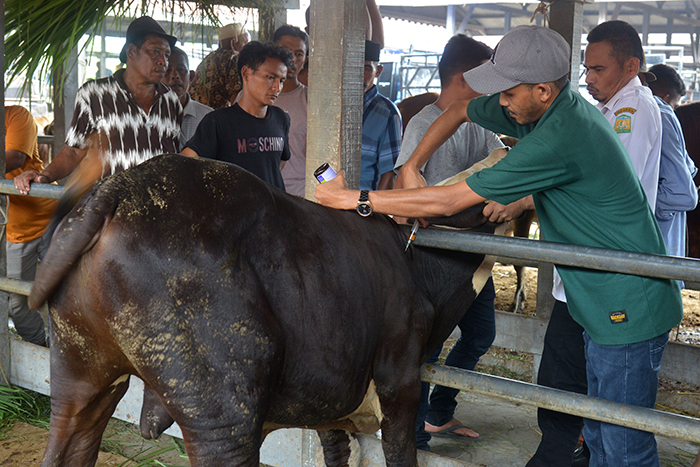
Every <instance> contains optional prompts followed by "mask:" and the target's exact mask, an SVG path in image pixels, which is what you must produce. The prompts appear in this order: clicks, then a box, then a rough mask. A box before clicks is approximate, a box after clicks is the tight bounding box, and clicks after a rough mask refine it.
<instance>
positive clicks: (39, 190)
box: [0, 180, 65, 199]
mask: <svg viewBox="0 0 700 467" xmlns="http://www.w3.org/2000/svg"><path fill="white" fill-rule="evenodd" d="M64 190H65V188H64V187H63V186H61V185H51V184H49V183H32V185H31V190H29V194H27V195H26V196H31V197H33V198H49V199H59V198H60V197H61V195H63V191H64ZM0 193H2V194H4V195H21V193H20V192H19V190H17V188H15V184H14V182H13V181H12V180H0Z"/></svg>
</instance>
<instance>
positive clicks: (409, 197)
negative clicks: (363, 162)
mask: <svg viewBox="0 0 700 467" xmlns="http://www.w3.org/2000/svg"><path fill="white" fill-rule="evenodd" d="M343 187H344V181H342V182H338V181H336V180H335V179H334V180H331V181H330V182H327V183H323V184H321V185H317V186H316V198H317V199H318V200H319V202H320V203H321V204H323V205H325V206H330V207H334V208H336V209H354V208H355V207H356V206H357V201H358V199H359V196H360V192H359V191H358V190H347V189H342V188H343ZM369 201H370V204H371V205H372V209H373V211H375V212H377V213H381V214H393V215H395V216H400V217H438V216H450V215H452V214H455V213H457V212H460V211H462V210H464V209H466V208H468V207H470V206H474V205H475V204H478V203H480V202H483V201H484V198H482V197H481V196H479V195H478V194H476V193H475V192H474V191H472V189H471V188H469V185H467V184H466V182H461V183H455V184H454V185H449V186H436V187H425V188H414V189H409V190H384V191H370V193H369Z"/></svg>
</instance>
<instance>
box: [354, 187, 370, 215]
mask: <svg viewBox="0 0 700 467" xmlns="http://www.w3.org/2000/svg"><path fill="white" fill-rule="evenodd" d="M355 209H356V210H357V213H358V214H359V215H361V216H362V217H367V216H369V215H370V214H372V205H371V204H370V202H369V190H361V191H360V199H359V200H358V201H357V207H356V208H355Z"/></svg>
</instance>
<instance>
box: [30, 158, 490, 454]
mask: <svg viewBox="0 0 700 467" xmlns="http://www.w3.org/2000/svg"><path fill="white" fill-rule="evenodd" d="M482 208H483V206H477V207H475V208H474V209H472V210H470V211H465V213H466V214H465V216H466V217H465V219H466V223H467V224H468V225H474V226H476V225H481V226H482V227H481V229H484V230H487V231H492V230H493V226H492V225H490V224H484V223H485V219H484V218H483V216H482V215H481V209H482ZM405 244H406V235H405V232H404V231H403V230H401V229H400V228H399V227H398V226H397V225H396V224H395V223H394V222H393V221H392V220H391V219H390V218H388V217H386V216H381V215H374V216H370V217H369V218H366V219H365V218H360V217H359V216H358V215H357V214H356V213H354V212H346V211H337V210H333V209H329V208H326V207H323V206H320V205H317V204H314V203H311V202H309V201H306V200H303V199H301V198H298V197H294V196H290V195H287V194H286V193H284V192H283V191H281V190H278V189H276V188H274V187H272V186H270V185H268V184H266V183H264V182H262V181H261V180H260V179H259V178H257V177H255V176H254V175H252V174H250V173H249V172H246V171H245V170H242V169H240V168H238V167H236V166H234V165H229V164H224V163H220V162H215V161H210V160H206V159H193V158H185V157H182V156H176V155H168V156H159V157H157V158H154V159H151V160H149V161H147V162H145V163H143V164H141V165H139V166H137V167H134V168H132V169H130V170H127V171H125V172H123V173H120V174H117V175H114V176H112V177H109V178H107V179H105V180H102V181H100V182H98V184H97V185H96V186H95V187H94V188H93V189H91V190H90V191H89V192H88V193H87V194H86V195H85V196H84V197H83V198H82V200H81V201H80V202H79V204H78V205H77V206H76V207H75V208H74V209H73V210H72V211H71V213H70V214H69V215H68V216H67V217H66V218H65V219H63V221H62V222H61V224H60V225H59V226H58V228H57V230H56V232H55V234H54V236H53V238H52V243H51V246H50V247H49V250H48V252H47V255H46V258H45V260H44V264H43V266H42V269H41V271H40V272H39V274H38V275H37V278H36V281H35V282H34V287H33V289H32V294H31V296H30V304H31V305H32V306H34V307H36V306H37V305H39V304H40V303H42V302H43V301H44V300H47V299H48V301H49V308H50V319H51V344H52V345H51V395H52V398H51V429H50V432H49V442H48V446H47V448H46V453H45V455H44V459H43V461H42V464H41V465H42V467H66V466H70V467H90V466H93V465H94V463H95V461H96V459H97V452H98V448H99V444H100V439H101V436H102V432H103V430H104V428H105V425H106V424H107V421H108V419H109V417H110V416H111V414H112V412H113V411H114V408H115V407H116V405H117V403H118V402H119V400H120V399H121V397H122V396H123V394H124V393H125V392H126V390H127V387H128V384H129V375H132V374H133V375H137V376H138V377H140V378H141V379H142V380H143V381H144V383H145V385H146V387H147V388H148V389H149V391H151V392H152V394H154V395H155V397H156V398H157V404H156V405H158V406H162V407H163V408H164V409H165V411H166V413H167V415H168V416H169V417H171V418H172V419H173V420H175V421H176V422H177V423H178V424H179V425H180V428H181V429H182V433H183V437H184V440H185V445H186V448H187V452H188V454H189V457H190V462H191V464H192V466H195V467H198V466H207V467H217V466H233V465H236V466H238V465H245V466H250V467H257V465H258V461H259V448H260V445H261V443H262V441H263V439H264V437H265V435H266V434H267V433H269V432H270V431H271V430H274V429H277V428H282V427H314V428H316V429H318V430H321V431H319V435H320V437H321V441H322V444H323V446H324V453H325V456H326V462H327V464H329V465H344V464H347V462H348V459H349V456H350V443H349V441H350V440H349V438H348V436H347V435H346V434H345V433H344V432H343V431H340V430H348V431H362V432H373V431H374V430H376V429H377V428H379V427H380V426H381V429H382V434H383V443H384V453H385V457H386V460H387V465H389V466H415V465H416V452H415V435H414V427H415V421H416V413H417V410H418V400H419V397H420V375H419V368H420V365H421V363H422V362H423V361H424V360H425V359H426V358H427V356H428V355H430V354H431V353H432V352H433V351H434V350H435V348H436V346H437V345H438V344H439V343H441V342H442V341H443V340H444V339H445V338H446V337H447V336H448V335H449V333H450V332H451V331H452V329H453V328H454V326H455V324H456V323H457V322H458V321H459V320H460V319H461V314H462V313H463V312H464V310H465V309H466V305H468V304H469V303H470V302H471V301H472V300H473V299H474V297H475V296H476V294H477V293H478V292H479V291H480V289H481V286H482V285H483V283H484V282H485V280H486V278H487V277H488V273H489V272H490V265H487V266H485V267H484V266H483V265H482V263H483V256H482V255H475V254H469V253H462V252H448V251H442V250H434V249H429V248H420V247H412V248H411V249H410V250H409V251H408V252H407V253H406V252H404V246H405ZM366 395H367V397H366Z"/></svg>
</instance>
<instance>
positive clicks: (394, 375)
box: [374, 342, 421, 467]
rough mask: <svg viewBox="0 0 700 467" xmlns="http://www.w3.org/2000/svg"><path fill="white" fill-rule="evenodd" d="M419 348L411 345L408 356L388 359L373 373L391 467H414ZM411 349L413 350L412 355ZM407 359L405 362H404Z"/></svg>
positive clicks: (383, 445) (409, 344) (413, 344)
mask: <svg viewBox="0 0 700 467" xmlns="http://www.w3.org/2000/svg"><path fill="white" fill-rule="evenodd" d="M418 349H420V346H419V345H418V344H415V343H411V342H409V343H408V344H407V345H406V347H405V350H406V353H405V354H403V355H401V356H398V357H397V358H396V357H395V358H394V359H391V360H389V361H388V362H386V364H384V365H382V368H379V369H378V368H376V367H375V371H374V381H375V384H376V385H377V395H378V396H379V401H380V404H381V410H382V415H383V416H384V419H383V420H382V447H383V450H384V457H385V458H386V465H387V466H388V467H398V466H401V467H415V466H416V465H417V460H416V432H415V429H416V418H417V416H418V406H419V405H420V396H421V381H420V371H419V362H420V358H419V357H418V356H417V355H411V353H417V351H418ZM409 350H411V351H410V352H409ZM404 359H405V360H404Z"/></svg>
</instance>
